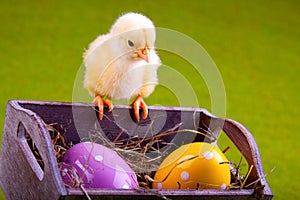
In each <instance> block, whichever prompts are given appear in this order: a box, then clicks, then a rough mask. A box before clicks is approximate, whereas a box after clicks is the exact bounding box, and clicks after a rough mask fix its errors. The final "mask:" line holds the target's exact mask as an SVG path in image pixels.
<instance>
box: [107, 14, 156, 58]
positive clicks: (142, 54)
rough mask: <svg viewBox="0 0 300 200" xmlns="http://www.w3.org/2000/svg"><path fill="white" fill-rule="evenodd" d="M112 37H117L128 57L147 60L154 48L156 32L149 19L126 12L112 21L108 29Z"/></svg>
mask: <svg viewBox="0 0 300 200" xmlns="http://www.w3.org/2000/svg"><path fill="white" fill-rule="evenodd" d="M110 33H111V35H113V37H118V38H119V39H118V41H119V45H120V47H121V49H122V52H123V53H126V54H127V55H128V56H129V59H134V60H138V59H143V60H145V61H146V62H149V59H148V58H149V53H150V50H151V48H154V43H155V38H156V33H155V27H154V25H153V23H152V22H151V20H150V19H148V18H147V17H145V16H144V15H141V14H137V13H127V14H125V15H123V16H121V17H120V18H118V19H117V21H116V22H115V23H114V25H113V26H112V28H111V30H110Z"/></svg>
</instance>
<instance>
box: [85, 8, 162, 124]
mask: <svg viewBox="0 0 300 200" xmlns="http://www.w3.org/2000/svg"><path fill="white" fill-rule="evenodd" d="M155 39H156V31H155V27H154V25H153V23H152V21H151V20H150V19H148V18H147V17H145V16H143V15H141V14H138V13H127V14H124V15H122V16H121V17H119V18H118V19H117V20H116V22H115V23H114V24H113V25H112V27H111V29H110V31H109V33H107V34H105V35H100V36H98V37H97V38H96V39H95V40H94V41H93V42H92V43H91V44H90V45H89V48H88V49H87V50H86V51H85V52H84V55H83V60H84V64H85V67H86V71H85V78H84V87H85V88H86V89H87V90H88V91H89V93H90V94H91V95H92V96H94V97H95V98H94V100H93V103H94V104H96V105H97V106H98V107H99V118H100V119H102V118H103V107H104V105H107V106H108V107H109V111H111V110H112V109H113V104H112V102H111V99H112V100H130V99H131V98H135V100H134V102H133V104H132V105H133V109H134V115H135V118H136V120H137V121H139V120H140V114H139V108H142V109H143V113H144V115H143V118H144V119H145V118H147V116H148V109H147V105H146V104H145V102H144V100H143V98H144V97H148V96H149V95H150V94H151V93H152V92H153V90H154V88H155V86H156V85H157V83H158V81H157V69H158V67H159V66H160V65H161V61H160V58H159V57H158V55H157V54H156V51H155V47H154V43H155ZM105 98H106V99H105Z"/></svg>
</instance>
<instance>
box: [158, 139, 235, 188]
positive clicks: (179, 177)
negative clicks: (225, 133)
mask: <svg viewBox="0 0 300 200" xmlns="http://www.w3.org/2000/svg"><path fill="white" fill-rule="evenodd" d="M224 162H227V159H226V157H225V155H224V154H223V152H222V151H221V150H220V149H219V148H217V147H216V146H214V145H212V144H208V143H204V142H196V143H191V144H186V145H183V146H181V147H179V148H178V149H176V150H175V151H173V152H172V153H171V154H170V155H168V156H167V157H166V158H165V159H164V161H163V162H162V163H161V165H160V166H159V168H158V170H157V171H156V173H155V176H154V180H155V181H156V182H154V183H153V188H154V189H226V187H227V186H228V185H230V167H229V165H228V164H226V163H224Z"/></svg>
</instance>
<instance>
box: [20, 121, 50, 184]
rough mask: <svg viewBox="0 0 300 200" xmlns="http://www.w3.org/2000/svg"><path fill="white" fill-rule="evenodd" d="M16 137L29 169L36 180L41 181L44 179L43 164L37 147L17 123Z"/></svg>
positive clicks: (23, 128) (22, 126)
mask: <svg viewBox="0 0 300 200" xmlns="http://www.w3.org/2000/svg"><path fill="white" fill-rule="evenodd" d="M17 135H18V139H19V142H20V144H21V148H22V150H23V152H24V154H25V156H26V159H27V161H28V163H29V165H30V167H31V168H32V170H33V172H34V173H35V174H36V176H37V178H38V179H39V180H40V181H41V180H42V179H43V177H44V170H45V163H44V160H43V158H42V156H41V154H40V152H39V150H38V148H37V146H36V145H35V142H34V141H33V139H32V138H31V136H30V134H29V133H28V131H27V130H26V129H25V127H24V125H23V124H22V122H20V123H19V126H18V133H17Z"/></svg>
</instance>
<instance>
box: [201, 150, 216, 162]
mask: <svg viewBox="0 0 300 200" xmlns="http://www.w3.org/2000/svg"><path fill="white" fill-rule="evenodd" d="M203 156H204V158H205V159H206V160H210V159H212V158H213V157H214V154H213V153H212V152H210V151H205V152H204V153H203Z"/></svg>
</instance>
